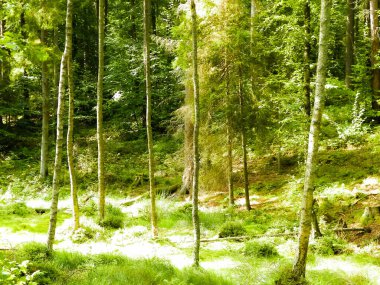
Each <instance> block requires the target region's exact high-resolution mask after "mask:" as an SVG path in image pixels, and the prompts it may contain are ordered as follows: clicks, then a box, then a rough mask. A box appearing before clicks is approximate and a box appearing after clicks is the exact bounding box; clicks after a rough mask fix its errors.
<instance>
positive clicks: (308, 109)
mask: <svg viewBox="0 0 380 285" xmlns="http://www.w3.org/2000/svg"><path fill="white" fill-rule="evenodd" d="M304 17H305V47H304V70H303V82H304V94H305V112H306V115H307V116H308V117H310V115H311V102H310V93H311V88H310V77H311V76H310V52H311V44H310V40H311V32H310V20H311V19H310V0H306V2H305V8H304Z"/></svg>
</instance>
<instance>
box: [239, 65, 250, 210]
mask: <svg viewBox="0 0 380 285" xmlns="http://www.w3.org/2000/svg"><path fill="white" fill-rule="evenodd" d="M242 76H243V75H242V72H241V69H239V104H240V120H241V148H242V150H243V173H244V194H245V208H246V209H247V210H248V211H249V210H251V202H250V200H249V181H248V162H247V130H246V121H245V101H244V94H243V82H242Z"/></svg>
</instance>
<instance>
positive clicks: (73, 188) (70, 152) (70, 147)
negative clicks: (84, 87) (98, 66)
mask: <svg viewBox="0 0 380 285" xmlns="http://www.w3.org/2000/svg"><path fill="white" fill-rule="evenodd" d="M67 46H68V49H69V52H68V54H67V64H66V65H67V84H68V93H69V112H68V113H69V115H68V123H67V165H68V167H69V174H70V192H71V202H72V213H73V222H74V231H75V230H77V229H78V228H79V204H78V186H77V179H76V173H75V166H74V143H73V134H74V77H73V67H72V38H69V39H68V44H67Z"/></svg>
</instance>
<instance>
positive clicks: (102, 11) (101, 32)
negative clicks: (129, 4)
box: [96, 0, 106, 222]
mask: <svg viewBox="0 0 380 285" xmlns="http://www.w3.org/2000/svg"><path fill="white" fill-rule="evenodd" d="M98 20H99V22H98V25H99V26H98V29H99V30H98V41H99V42H98V61H99V62H98V86H97V109H96V118H97V122H96V128H97V142H98V193H99V220H100V222H102V221H103V220H104V216H105V203H106V201H105V200H106V194H105V192H106V190H105V183H104V135H103V77H104V37H105V30H104V29H105V2H104V0H99V15H98Z"/></svg>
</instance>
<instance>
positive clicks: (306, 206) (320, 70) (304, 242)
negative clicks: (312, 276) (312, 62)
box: [292, 0, 332, 281]
mask: <svg viewBox="0 0 380 285" xmlns="http://www.w3.org/2000/svg"><path fill="white" fill-rule="evenodd" d="M331 7H332V0H322V1H321V16H320V30H319V48H318V63H317V78H316V87H315V96H314V108H313V115H312V119H311V124H310V132H309V141H308V153H307V160H306V171H305V182H304V190H303V196H302V209H301V220H300V230H299V241H298V248H297V254H296V259H295V262H294V265H293V271H292V274H293V278H294V279H295V281H300V280H302V279H303V278H304V277H305V270H306V259H307V250H308V246H309V238H310V232H311V223H312V210H313V190H314V173H315V168H316V164H317V153H318V142H319V132H320V127H321V119H322V114H323V108H324V97H325V84H326V74H327V62H328V42H329V26H330V14H331V11H330V10H331Z"/></svg>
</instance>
